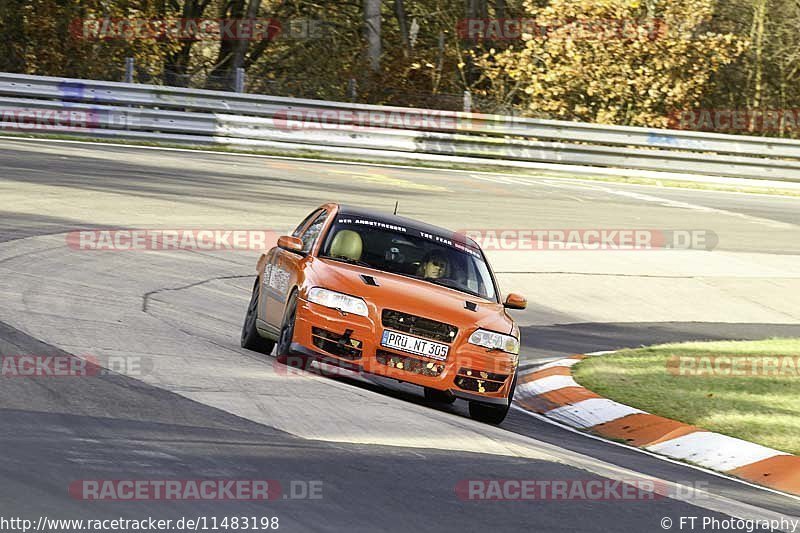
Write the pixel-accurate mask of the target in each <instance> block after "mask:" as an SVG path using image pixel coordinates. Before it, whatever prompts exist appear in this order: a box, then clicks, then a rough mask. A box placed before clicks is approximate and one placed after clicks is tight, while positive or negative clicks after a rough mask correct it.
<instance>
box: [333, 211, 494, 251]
mask: <svg viewBox="0 0 800 533" xmlns="http://www.w3.org/2000/svg"><path fill="white" fill-rule="evenodd" d="M338 205H339V211H338V213H337V215H345V216H350V217H361V218H366V219H369V220H375V221H377V222H384V223H386V224H392V225H396V226H405V227H407V228H413V229H415V230H417V231H423V232H425V233H431V234H433V235H439V236H442V237H445V236H446V237H448V238H450V239H454V240H457V241H460V242H464V243H466V244H468V245H470V246H474V247H475V248H477V249H478V250H480V246H478V243H476V242H475V241H474V240H472V239H471V238H469V237H467V236H466V235H465V234H463V233H457V232H455V231H453V230H450V229H447V228H442V227H440V226H434V225H433V224H428V223H425V222H422V221H419V220H415V219H413V218H406V217H401V216H399V215H393V214H391V213H387V212H384V211H378V210H376V209H367V208H364V207H358V206H352V205H342V204H338Z"/></svg>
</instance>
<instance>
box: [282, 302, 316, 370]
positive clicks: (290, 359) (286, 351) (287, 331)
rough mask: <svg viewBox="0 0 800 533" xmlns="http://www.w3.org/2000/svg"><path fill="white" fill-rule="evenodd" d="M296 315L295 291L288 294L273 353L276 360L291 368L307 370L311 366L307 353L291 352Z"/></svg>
mask: <svg viewBox="0 0 800 533" xmlns="http://www.w3.org/2000/svg"><path fill="white" fill-rule="evenodd" d="M296 316H297V293H296V292H293V293H292V295H291V296H289V304H288V305H287V306H286V312H285V313H284V314H283V323H282V324H281V333H280V336H279V337H278V343H277V349H276V351H275V355H276V357H277V358H278V362H279V363H281V364H284V365H286V366H288V367H291V368H297V369H299V370H307V369H308V367H310V366H311V358H310V357H308V356H307V355H303V354H298V353H292V337H294V323H295V317H296Z"/></svg>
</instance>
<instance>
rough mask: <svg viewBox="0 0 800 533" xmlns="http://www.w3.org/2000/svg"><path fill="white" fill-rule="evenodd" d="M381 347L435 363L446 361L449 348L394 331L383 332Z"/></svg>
mask: <svg viewBox="0 0 800 533" xmlns="http://www.w3.org/2000/svg"><path fill="white" fill-rule="evenodd" d="M381 346H385V347H386V348H393V349H395V350H400V351H401V352H408V353H413V354H414V355H421V356H422V357H428V358H430V359H436V360H437V361H444V360H446V359H447V352H449V351H450V347H449V346H447V345H446V344H440V343H438V342H433V341H426V340H425V339H420V338H418V337H412V336H411V335H406V334H405V333H398V332H396V331H389V330H388V329H387V330H384V331H383V338H381Z"/></svg>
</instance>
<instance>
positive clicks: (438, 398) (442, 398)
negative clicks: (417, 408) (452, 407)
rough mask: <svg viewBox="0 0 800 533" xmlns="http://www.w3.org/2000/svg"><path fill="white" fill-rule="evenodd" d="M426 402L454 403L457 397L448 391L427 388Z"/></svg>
mask: <svg viewBox="0 0 800 533" xmlns="http://www.w3.org/2000/svg"><path fill="white" fill-rule="evenodd" d="M425 400H426V401H428V402H431V403H453V402H454V401H456V397H455V396H453V394H452V393H450V392H448V391H443V390H436V389H431V388H429V387H425Z"/></svg>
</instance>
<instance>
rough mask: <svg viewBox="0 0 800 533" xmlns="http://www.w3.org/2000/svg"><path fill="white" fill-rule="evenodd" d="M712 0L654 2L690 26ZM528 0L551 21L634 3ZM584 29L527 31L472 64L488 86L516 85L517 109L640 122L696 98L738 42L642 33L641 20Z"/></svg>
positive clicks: (628, 12)
mask: <svg viewBox="0 0 800 533" xmlns="http://www.w3.org/2000/svg"><path fill="white" fill-rule="evenodd" d="M712 2H713V0H669V1H667V2H665V3H661V2H659V4H658V8H659V9H664V10H667V11H669V15H670V17H672V18H671V20H678V18H679V17H683V19H684V21H685V23H686V24H688V25H689V26H688V27H689V28H693V27H694V26H696V25H697V24H699V21H700V20H702V19H703V17H705V16H706V15H707V13H709V12H710V11H709V10H710V9H711V3H712ZM535 4H536V3H535V2H533V1H529V2H526V6H527V7H528V9H529V10H530V14H531V16H533V17H535V18H536V20H537V21H538V22H539V23H540V24H547V22H548V21H549V22H551V23H552V24H554V25H555V24H558V23H559V22H560V21H563V20H565V19H567V18H569V17H572V18H574V19H576V20H577V19H582V20H587V19H590V18H591V17H595V18H597V19H599V20H605V21H606V22H608V20H611V19H615V18H619V17H621V16H630V17H634V16H635V15H638V12H636V10H637V9H639V8H640V7H641V2H640V0H599V1H598V0H594V1H592V0H551V1H550V3H549V5H548V6H547V7H545V8H538V7H537V6H536V5H535ZM589 27H591V28H596V29H597V32H598V33H596V34H591V33H589V34H587V33H586V32H585V31H581V32H578V31H576V30H575V28H574V27H573V28H571V29H566V28H564V27H561V28H556V29H555V30H554V31H550V32H549V33H548V37H547V38H542V37H541V36H538V35H537V36H534V38H532V39H530V40H528V41H527V42H526V43H525V48H524V49H523V50H507V51H505V52H500V53H495V51H494V50H493V51H492V57H493V60H494V61H495V63H493V64H492V68H491V69H489V68H488V66H489V65H488V64H487V63H485V62H484V63H481V62H478V66H480V67H483V68H484V74H485V75H486V77H487V78H488V79H489V81H490V82H492V83H493V86H494V87H518V88H519V89H518V90H519V91H520V92H521V93H522V99H523V102H522V105H523V107H524V108H526V109H527V110H528V112H529V113H531V114H533V115H534V116H543V115H542V114H543V113H545V114H546V115H545V116H549V117H550V118H563V119H577V120H586V121H600V122H607V123H620V122H622V123H633V124H639V125H647V124H649V123H653V124H656V123H660V122H659V121H660V118H659V117H660V116H661V115H660V114H663V110H664V109H666V108H680V107H685V106H688V105H689V104H690V103H691V102H693V101H696V100H698V99H700V97H701V96H702V94H703V91H704V90H705V88H706V86H707V85H708V82H709V80H710V78H711V76H712V75H713V73H714V72H715V71H716V70H717V69H718V68H719V67H718V66H719V65H721V64H727V63H729V62H731V61H733V60H734V59H735V58H736V57H737V56H738V55H739V54H741V53H742V51H743V50H744V49H745V48H746V45H745V44H744V43H742V41H741V39H738V38H737V37H736V36H734V35H730V34H717V33H710V34H704V35H703V36H702V39H698V38H696V37H695V33H692V32H687V31H685V29H684V28H685V27H678V26H667V27H666V29H663V31H658V32H655V33H652V32H648V28H650V27H649V26H644V27H642V28H634V29H633V30H630V31H629V28H625V32H624V33H620V32H617V31H607V29H604V28H603V26H602V24H599V25H595V26H589V25H585V27H583V26H582V27H581V29H582V30H584V29H585V28H589ZM650 29H651V28H650ZM612 30H613V28H612ZM570 31H572V32H573V33H570ZM488 93H489V94H491V91H488ZM519 94H520V93H517V95H519ZM518 97H519V96H518ZM621 110H624V112H623V111H621Z"/></svg>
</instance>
